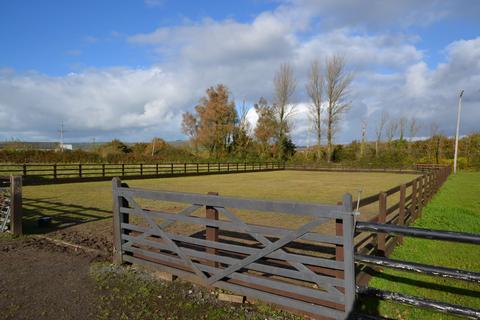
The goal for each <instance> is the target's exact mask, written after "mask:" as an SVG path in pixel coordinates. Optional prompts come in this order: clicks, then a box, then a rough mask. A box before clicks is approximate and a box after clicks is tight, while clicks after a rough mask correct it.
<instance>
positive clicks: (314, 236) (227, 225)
mask: <svg viewBox="0 0 480 320" xmlns="http://www.w3.org/2000/svg"><path fill="white" fill-rule="evenodd" d="M120 211H121V212H123V213H128V214H133V215H137V216H139V214H138V213H137V212H135V210H133V209H132V208H121V209H120ZM144 212H146V213H148V214H149V215H153V216H154V217H155V218H161V219H167V220H171V221H182V222H188V223H193V224H199V225H205V226H211V227H217V228H221V229H222V230H229V231H240V229H239V227H238V225H236V224H234V223H232V222H229V221H225V220H210V219H205V218H200V217H188V216H184V215H178V214H177V215H175V214H172V213H168V212H163V211H144ZM140 216H141V215H140ZM322 221H324V222H325V221H326V220H322ZM248 225H249V227H250V229H251V230H252V231H253V232H257V233H261V234H263V235H274V236H284V235H286V234H288V233H289V232H291V231H293V229H285V228H278V227H269V226H260V225H254V224H248ZM301 239H303V240H311V241H317V242H325V243H331V244H341V243H342V238H341V237H335V236H329V235H323V234H319V233H313V232H308V233H306V234H305V235H304V236H302V237H301Z"/></svg>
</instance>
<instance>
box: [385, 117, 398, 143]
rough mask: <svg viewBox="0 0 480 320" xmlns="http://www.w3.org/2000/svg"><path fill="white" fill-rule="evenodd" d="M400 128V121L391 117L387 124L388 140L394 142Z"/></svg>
mask: <svg viewBox="0 0 480 320" xmlns="http://www.w3.org/2000/svg"><path fill="white" fill-rule="evenodd" d="M397 130H398V121H397V120H396V119H391V120H390V121H388V125H387V141H388V142H389V143H390V142H392V140H393V138H395V136H396V135H397Z"/></svg>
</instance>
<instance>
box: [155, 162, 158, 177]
mask: <svg viewBox="0 0 480 320" xmlns="http://www.w3.org/2000/svg"><path fill="white" fill-rule="evenodd" d="M155 174H156V175H157V176H158V162H157V163H155Z"/></svg>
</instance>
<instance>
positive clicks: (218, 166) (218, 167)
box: [217, 162, 220, 172]
mask: <svg viewBox="0 0 480 320" xmlns="http://www.w3.org/2000/svg"><path fill="white" fill-rule="evenodd" d="M217 169H218V172H220V162H217Z"/></svg>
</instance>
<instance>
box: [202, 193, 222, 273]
mask: <svg viewBox="0 0 480 320" xmlns="http://www.w3.org/2000/svg"><path fill="white" fill-rule="evenodd" d="M208 195H211V196H218V192H209V193H208ZM205 216H206V218H207V219H211V220H218V210H217V209H215V208H214V207H211V206H206V210H205ZM205 239H206V240H207V241H215V242H218V227H211V226H206V228H205ZM207 253H209V254H212V255H216V254H217V249H215V248H210V247H209V248H207ZM207 264H208V265H209V266H210V267H213V268H218V266H219V264H218V262H216V261H208V263H207Z"/></svg>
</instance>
